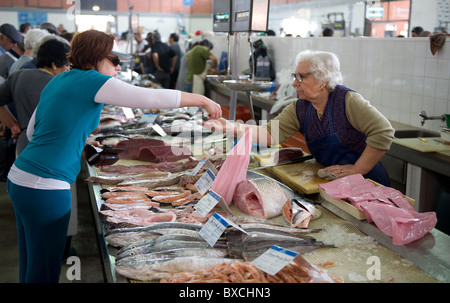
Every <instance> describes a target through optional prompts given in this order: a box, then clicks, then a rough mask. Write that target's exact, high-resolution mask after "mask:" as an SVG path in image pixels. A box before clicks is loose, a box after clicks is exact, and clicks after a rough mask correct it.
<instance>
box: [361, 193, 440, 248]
mask: <svg viewBox="0 0 450 303" xmlns="http://www.w3.org/2000/svg"><path fill="white" fill-rule="evenodd" d="M360 205H361V207H362V208H363V209H364V213H365V215H366V218H367V220H368V221H369V222H374V223H375V225H376V226H377V227H378V228H379V229H380V230H381V231H382V232H383V233H385V234H386V235H388V236H389V237H392V243H393V244H394V245H404V244H408V243H411V242H413V241H416V240H418V239H420V238H422V237H423V236H425V234H427V233H428V232H429V231H430V230H432V229H433V228H434V227H435V226H436V223H437V218H436V213H435V212H427V213H417V212H415V211H414V210H413V211H411V210H406V209H403V208H398V207H395V206H391V205H387V204H384V203H380V202H363V203H361V204H360Z"/></svg>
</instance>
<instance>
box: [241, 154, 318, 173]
mask: <svg viewBox="0 0 450 303" xmlns="http://www.w3.org/2000/svg"><path fill="white" fill-rule="evenodd" d="M313 158H314V157H313V155H304V156H301V157H298V158H294V159H290V160H285V161H280V162H277V163H275V164H271V165H266V166H259V167H256V168H252V169H249V170H250V171H253V170H259V169H264V168H269V167H274V166H278V165H285V164H293V163H300V162H303V161H306V160H309V159H313Z"/></svg>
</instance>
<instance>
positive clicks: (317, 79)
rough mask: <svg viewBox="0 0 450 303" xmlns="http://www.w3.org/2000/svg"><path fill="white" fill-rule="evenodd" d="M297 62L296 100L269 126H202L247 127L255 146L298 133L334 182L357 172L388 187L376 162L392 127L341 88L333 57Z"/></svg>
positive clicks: (314, 54)
mask: <svg viewBox="0 0 450 303" xmlns="http://www.w3.org/2000/svg"><path fill="white" fill-rule="evenodd" d="M296 62H297V67H296V69H295V73H294V74H293V79H294V82H293V85H294V87H295V89H296V91H297V95H298V97H299V99H298V100H297V101H294V102H292V103H291V104H289V105H288V106H287V107H286V108H285V109H284V110H283V111H282V112H281V113H280V114H279V115H278V116H277V117H275V118H274V119H273V120H271V121H269V123H268V124H266V125H264V126H251V125H242V124H239V123H234V124H233V123H230V122H227V121H226V120H223V119H220V120H219V121H218V122H219V123H220V124H219V123H218V122H217V121H213V122H209V123H206V124H205V126H206V127H215V128H224V127H225V128H226V130H227V131H230V132H234V133H236V134H237V135H242V133H243V131H244V130H245V128H247V127H256V128H258V129H257V131H256V130H255V131H254V132H253V134H257V135H255V138H254V142H258V143H259V144H264V145H270V144H277V143H281V142H284V141H286V140H287V139H289V138H290V137H292V135H294V134H295V133H296V132H298V131H299V132H300V133H302V134H303V136H304V137H305V141H306V144H307V146H308V149H309V151H310V152H311V154H312V155H313V156H314V158H315V159H316V160H317V161H318V162H319V163H321V164H323V165H325V166H327V167H328V168H327V171H328V173H332V174H334V175H336V176H338V177H344V176H348V175H351V174H358V173H360V174H362V175H364V176H365V177H366V178H370V179H372V180H374V181H376V182H378V183H381V184H383V185H389V180H388V177H387V174H386V171H385V169H384V167H383V165H382V164H381V162H380V160H381V158H382V157H383V155H384V154H385V153H386V151H387V150H388V149H389V148H390V145H391V143H392V141H393V139H394V129H393V128H392V126H391V124H390V122H389V121H388V120H387V119H386V118H385V117H384V116H383V115H382V114H381V113H380V112H379V111H378V110H377V109H376V108H375V107H373V106H372V105H371V104H370V103H369V101H367V100H365V99H364V98H363V97H362V96H361V95H360V94H358V93H357V92H355V91H354V90H352V89H350V88H348V87H346V86H343V85H342V74H341V72H340V63H339V59H338V57H337V56H336V55H335V54H333V53H329V52H321V51H303V52H301V53H300V54H299V55H298V56H297V60H296ZM274 121H276V123H274ZM277 124H278V125H279V128H278V126H277ZM275 128H277V129H275ZM272 132H273V134H272ZM277 134H279V137H278V136H277ZM277 137H278V138H277Z"/></svg>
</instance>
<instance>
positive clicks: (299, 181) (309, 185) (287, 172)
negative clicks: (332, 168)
mask: <svg viewBox="0 0 450 303" xmlns="http://www.w3.org/2000/svg"><path fill="white" fill-rule="evenodd" d="M324 167H325V166H323V165H322V164H319V163H318V162H317V161H316V159H311V160H308V161H305V162H301V163H294V164H286V165H280V166H274V167H271V168H268V170H270V172H272V173H273V174H275V175H276V176H277V177H278V178H279V179H280V181H281V182H283V183H284V184H286V185H288V186H289V187H291V188H293V189H294V188H295V189H298V190H300V191H301V192H302V193H305V194H315V193H318V192H319V184H322V183H326V182H329V181H327V180H324V179H322V178H319V177H318V176H317V171H318V170H319V169H322V168H324Z"/></svg>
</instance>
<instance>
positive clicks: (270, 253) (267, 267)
mask: <svg viewBox="0 0 450 303" xmlns="http://www.w3.org/2000/svg"><path fill="white" fill-rule="evenodd" d="M297 255H298V253H296V252H294V251H290V250H287V249H284V248H281V247H279V246H276V245H274V246H272V247H271V248H269V249H268V250H266V251H265V252H264V253H263V254H262V255H260V256H259V257H258V258H256V259H255V260H253V261H252V264H253V265H255V266H256V267H257V268H259V269H260V270H262V271H264V272H266V273H268V274H270V275H276V274H277V272H279V271H280V270H282V269H283V267H285V266H286V265H288V264H289V263H290V262H291V261H292V260H294V258H295V257H296V256H297Z"/></svg>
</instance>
